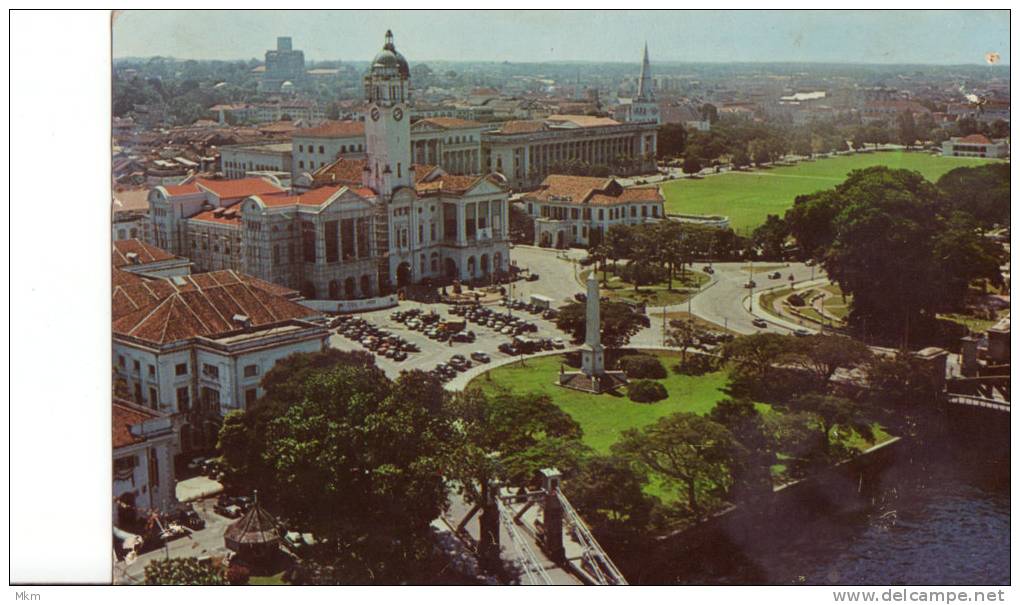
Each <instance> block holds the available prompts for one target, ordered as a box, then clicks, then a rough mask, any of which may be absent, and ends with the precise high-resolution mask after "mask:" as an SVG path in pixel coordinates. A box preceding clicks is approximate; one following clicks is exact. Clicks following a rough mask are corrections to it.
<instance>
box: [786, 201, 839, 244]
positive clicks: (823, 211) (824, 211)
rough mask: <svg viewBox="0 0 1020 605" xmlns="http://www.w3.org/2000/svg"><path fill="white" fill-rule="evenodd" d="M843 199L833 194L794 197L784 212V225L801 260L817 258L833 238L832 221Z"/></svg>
mask: <svg viewBox="0 0 1020 605" xmlns="http://www.w3.org/2000/svg"><path fill="white" fill-rule="evenodd" d="M843 202H844V199H843V198H841V197H840V196H838V195H836V193H835V192H833V191H831V190H830V191H818V192H816V193H812V194H809V195H798V196H797V197H795V198H794V200H793V206H792V207H791V208H790V209H789V210H787V211H786V221H785V222H786V225H787V228H788V229H789V231H790V235H792V236H793V239H795V240H797V244H798V245H799V247H800V255H801V257H802V258H821V256H822V255H823V254H824V253H825V251H826V250H827V249H828V247H829V245H831V244H832V240H833V239H834V238H835V233H834V232H833V221H834V220H835V218H836V215H837V214H838V213H839V212H840V210H842V206H843Z"/></svg>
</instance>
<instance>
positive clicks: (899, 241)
mask: <svg viewBox="0 0 1020 605" xmlns="http://www.w3.org/2000/svg"><path fill="white" fill-rule="evenodd" d="M831 201H833V202H834V205H835V206H836V207H837V208H840V209H839V211H838V213H837V214H836V216H835V218H834V219H833V221H832V232H833V233H834V238H833V240H832V243H831V244H830V245H829V247H828V250H827V252H826V254H825V259H824V261H823V265H824V267H825V269H826V271H827V272H828V274H829V275H830V276H831V277H832V278H833V279H834V280H835V281H837V282H839V284H840V287H841V288H842V290H843V292H845V293H847V294H850V295H853V297H854V299H853V307H852V309H851V314H850V320H851V322H852V323H860V322H862V321H867V322H868V325H869V326H887V327H891V328H898V329H902V330H903V334H904V338H905V339H906V338H909V326H910V323H911V322H912V321H917V320H919V319H925V320H926V321H932V320H933V319H934V314H935V313H936V312H937V311H938V310H939V309H944V308H954V307H955V306H958V305H959V304H960V302H961V297H962V296H963V295H965V294H966V288H965V287H963V284H967V283H969V282H970V281H971V280H973V279H975V278H979V277H985V278H989V279H993V280H994V279H997V271H998V268H997V267H998V259H999V258H1000V257H999V256H998V255H996V247H995V246H992V245H990V244H991V242H987V241H983V238H981V237H980V234H979V233H978V232H977V231H976V230H975V229H974V228H973V225H969V224H968V223H967V221H966V220H965V219H964V218H960V217H959V216H957V217H955V218H954V217H952V216H950V217H946V216H942V215H940V209H941V207H942V204H941V202H940V194H939V191H938V189H936V188H935V186H934V185H932V184H931V183H929V182H928V181H926V180H925V179H924V178H923V177H922V176H921V175H920V174H918V173H916V172H910V171H906V170H890V169H888V168H885V167H877V166H876V167H872V168H868V169H865V170H858V171H853V172H851V173H850V177H849V178H848V179H847V180H846V181H845V182H844V183H843V184H841V185H839V186H838V187H836V190H835V193H834V194H833V196H832V200H831ZM951 261H955V262H953V264H949V263H950V262H951ZM961 261H965V262H961ZM993 265H994V268H993Z"/></svg>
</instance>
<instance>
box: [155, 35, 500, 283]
mask: <svg viewBox="0 0 1020 605" xmlns="http://www.w3.org/2000/svg"><path fill="white" fill-rule="evenodd" d="M409 76H410V70H409V69H408V65H407V60H406V59H404V57H403V56H402V55H401V54H400V53H399V52H397V50H396V47H395V45H394V42H393V34H392V33H390V32H387V33H386V40H385V45H384V46H383V48H382V50H381V51H380V52H379V54H377V55H376V57H375V59H373V61H372V64H371V66H370V67H369V70H368V72H367V73H366V74H365V78H364V90H365V96H366V101H367V108H366V113H367V119H366V120H365V122H364V125H363V136H364V147H363V148H360V147H359V148H356V151H357V154H356V155H355V156H354V157H344V153H343V147H341V151H340V156H341V157H339V158H338V159H335V160H332V161H330V162H329V163H325V162H323V160H319V161H318V162H317V167H316V169H315V170H314V171H313V172H311V173H306V172H304V173H302V174H301V175H300V177H299V178H298V179H296V181H297V183H296V184H297V186H296V187H294V188H292V189H291V190H285V189H284V188H283V187H281V186H280V184H279V183H278V182H274V183H271V182H268V181H267V180H265V179H259V178H247V179H238V180H230V181H212V180H207V179H197V180H195V181H193V182H190V183H185V184H183V185H180V186H174V187H170V186H167V187H159V188H156V189H154V190H153V191H152V192H150V196H149V202H150V209H151V212H150V214H151V215H152V217H153V221H154V225H155V227H156V228H155V233H156V240H157V242H158V244H159V245H160V246H162V247H164V248H165V249H167V250H169V251H170V252H171V253H173V254H176V255H179V256H185V257H188V258H191V259H192V260H193V262H194V263H195V270H196V271H210V270H235V271H242V272H244V273H246V274H248V275H252V276H254V277H257V278H259V279H262V280H265V281H267V282H271V283H274V284H278V285H281V286H284V287H286V288H291V289H294V290H298V291H300V292H301V294H302V295H303V296H305V297H306V298H309V299H318V300H343V299H352V298H367V297H374V296H377V295H380V294H386V293H390V292H392V291H394V289H397V288H402V287H406V286H410V285H413V284H418V283H420V282H422V281H424V280H430V281H432V282H435V283H443V282H449V281H451V280H459V281H479V282H485V281H487V280H489V279H491V277H492V276H493V275H494V274H499V273H502V272H505V271H508V270H509V208H508V201H507V197H508V196H507V188H506V185H505V183H504V180H503V179H502V177H501V176H500V175H496V174H488V175H485V174H450V173H449V172H447V171H446V170H445V168H444V167H443V166H437V165H431V164H423V163H422V160H440V161H446V160H447V159H450V160H454V161H456V167H457V168H462V169H467V168H471V167H472V165H473V163H475V162H477V161H478V156H477V154H474V155H471V154H470V153H467V150H464V149H460V147H458V144H459V143H460V142H458V140H457V138H454V142H453V143H451V144H443V145H429V144H427V143H428V140H429V137H432V138H437V137H443V136H447V137H449V136H454V137H460V136H477V134H478V131H477V130H475V131H474V132H473V134H472V135H450V134H449V132H450V130H473V129H474V128H475V127H474V125H471V124H467V125H465V124H460V123H449V122H440V123H439V124H436V125H434V128H435V130H434V131H433V132H430V133H425V132H423V133H421V135H420V136H422V137H423V138H422V139H421V142H422V144H420V145H419V146H418V147H417V148H415V149H414V152H415V153H417V154H419V155H418V158H417V161H416V160H415V157H414V156H413V155H412V143H414V142H416V139H415V138H414V137H412V126H411V124H410V115H409V110H408V102H409V100H410V98H409V97H410V82H409ZM444 128H445V129H446V130H444ZM344 132H346V130H345V131H344ZM307 134H308V133H305V134H304V135H302V136H304V139H302V140H304V143H300V144H301V145H304V146H305V149H304V150H303V151H299V155H298V156H297V157H298V158H305V157H312V156H304V155H300V154H302V153H307V152H308V149H307V147H308V146H313V147H314V153H315V154H316V155H315V156H314V157H317V158H323V157H324V156H325V157H328V153H327V152H328V151H330V150H328V149H326V147H325V143H320V142H319V140H321V139H319V140H316V139H315V138H314V137H308V136H307ZM349 144H350V143H348V145H349ZM355 144H356V143H355ZM461 144H462V143H461ZM320 145H321V146H322V148H321V149H320ZM348 150H350V147H348ZM298 161H299V162H300V161H302V160H301V159H298ZM270 180H271V179H270Z"/></svg>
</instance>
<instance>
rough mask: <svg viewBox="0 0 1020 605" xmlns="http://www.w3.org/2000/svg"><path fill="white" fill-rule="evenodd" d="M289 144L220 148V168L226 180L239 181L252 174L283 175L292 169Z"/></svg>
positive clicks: (261, 144) (289, 172) (257, 144)
mask: <svg viewBox="0 0 1020 605" xmlns="http://www.w3.org/2000/svg"><path fill="white" fill-rule="evenodd" d="M293 163H294V162H293V155H292V151H291V144H290V143H289V142H286V143H256V144H252V145H226V146H223V147H220V168H221V170H222V172H223V176H225V177H227V178H228V179H240V178H244V177H246V176H250V175H251V173H253V172H272V173H284V174H286V175H287V178H288V179H289V178H290V174H291V169H292V168H293Z"/></svg>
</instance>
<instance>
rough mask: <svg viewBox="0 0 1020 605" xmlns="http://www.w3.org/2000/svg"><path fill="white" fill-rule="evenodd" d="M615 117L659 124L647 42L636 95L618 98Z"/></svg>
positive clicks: (659, 118) (659, 119)
mask: <svg viewBox="0 0 1020 605" xmlns="http://www.w3.org/2000/svg"><path fill="white" fill-rule="evenodd" d="M615 115H616V117H617V119H620V120H622V121H624V122H653V123H655V124H659V123H660V122H661V116H660V115H659V105H658V104H657V103H656V102H655V91H654V82H653V80H652V67H651V64H650V63H649V61H648V44H645V54H644V57H643V58H642V60H641V75H640V76H639V77H638V87H637V96H636V97H634V98H633V99H620V105H619V107H617V110H616V112H615Z"/></svg>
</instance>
